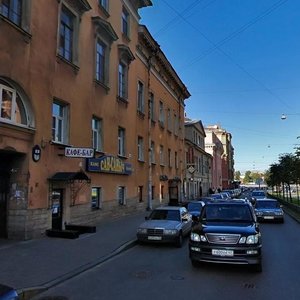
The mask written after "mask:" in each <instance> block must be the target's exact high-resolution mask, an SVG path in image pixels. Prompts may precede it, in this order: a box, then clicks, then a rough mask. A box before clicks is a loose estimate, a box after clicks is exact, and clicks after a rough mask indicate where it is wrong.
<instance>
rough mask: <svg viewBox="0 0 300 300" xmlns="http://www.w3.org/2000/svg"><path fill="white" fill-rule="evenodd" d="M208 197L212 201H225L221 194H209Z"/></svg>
mask: <svg viewBox="0 0 300 300" xmlns="http://www.w3.org/2000/svg"><path fill="white" fill-rule="evenodd" d="M209 197H211V198H213V199H214V200H224V199H226V196H225V195H223V194H221V193H217V194H209Z"/></svg>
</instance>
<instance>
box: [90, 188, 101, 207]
mask: <svg viewBox="0 0 300 300" xmlns="http://www.w3.org/2000/svg"><path fill="white" fill-rule="evenodd" d="M91 207H92V209H99V208H101V188H100V187H92V195H91Z"/></svg>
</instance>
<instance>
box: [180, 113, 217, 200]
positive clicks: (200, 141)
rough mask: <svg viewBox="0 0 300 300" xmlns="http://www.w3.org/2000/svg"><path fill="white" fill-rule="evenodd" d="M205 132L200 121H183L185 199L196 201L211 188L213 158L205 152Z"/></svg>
mask: <svg viewBox="0 0 300 300" xmlns="http://www.w3.org/2000/svg"><path fill="white" fill-rule="evenodd" d="M205 137H206V134H205V130H204V127H203V124H202V122H201V120H191V119H188V118H186V119H185V153H186V170H185V174H186V176H185V180H184V183H185V184H184V191H185V198H186V199H187V200H192V199H197V198H200V197H202V196H207V195H208V194H209V188H212V175H213V169H212V167H213V156H212V155H211V154H209V153H208V152H206V151H205V147H206V145H205Z"/></svg>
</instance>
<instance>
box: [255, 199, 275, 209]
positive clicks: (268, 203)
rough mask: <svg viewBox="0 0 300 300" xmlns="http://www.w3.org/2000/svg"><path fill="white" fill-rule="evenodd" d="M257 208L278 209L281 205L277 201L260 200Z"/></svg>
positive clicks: (256, 205)
mask: <svg viewBox="0 0 300 300" xmlns="http://www.w3.org/2000/svg"><path fill="white" fill-rule="evenodd" d="M255 207H256V208H278V207H279V203H278V202H276V201H264V200H259V201H257V202H256V204H255Z"/></svg>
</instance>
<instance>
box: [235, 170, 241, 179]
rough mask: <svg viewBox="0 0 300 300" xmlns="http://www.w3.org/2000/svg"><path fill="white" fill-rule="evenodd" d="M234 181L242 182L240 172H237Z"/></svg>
mask: <svg viewBox="0 0 300 300" xmlns="http://www.w3.org/2000/svg"><path fill="white" fill-rule="evenodd" d="M234 179H235V180H237V181H240V180H241V172H240V171H236V172H235V173H234Z"/></svg>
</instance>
